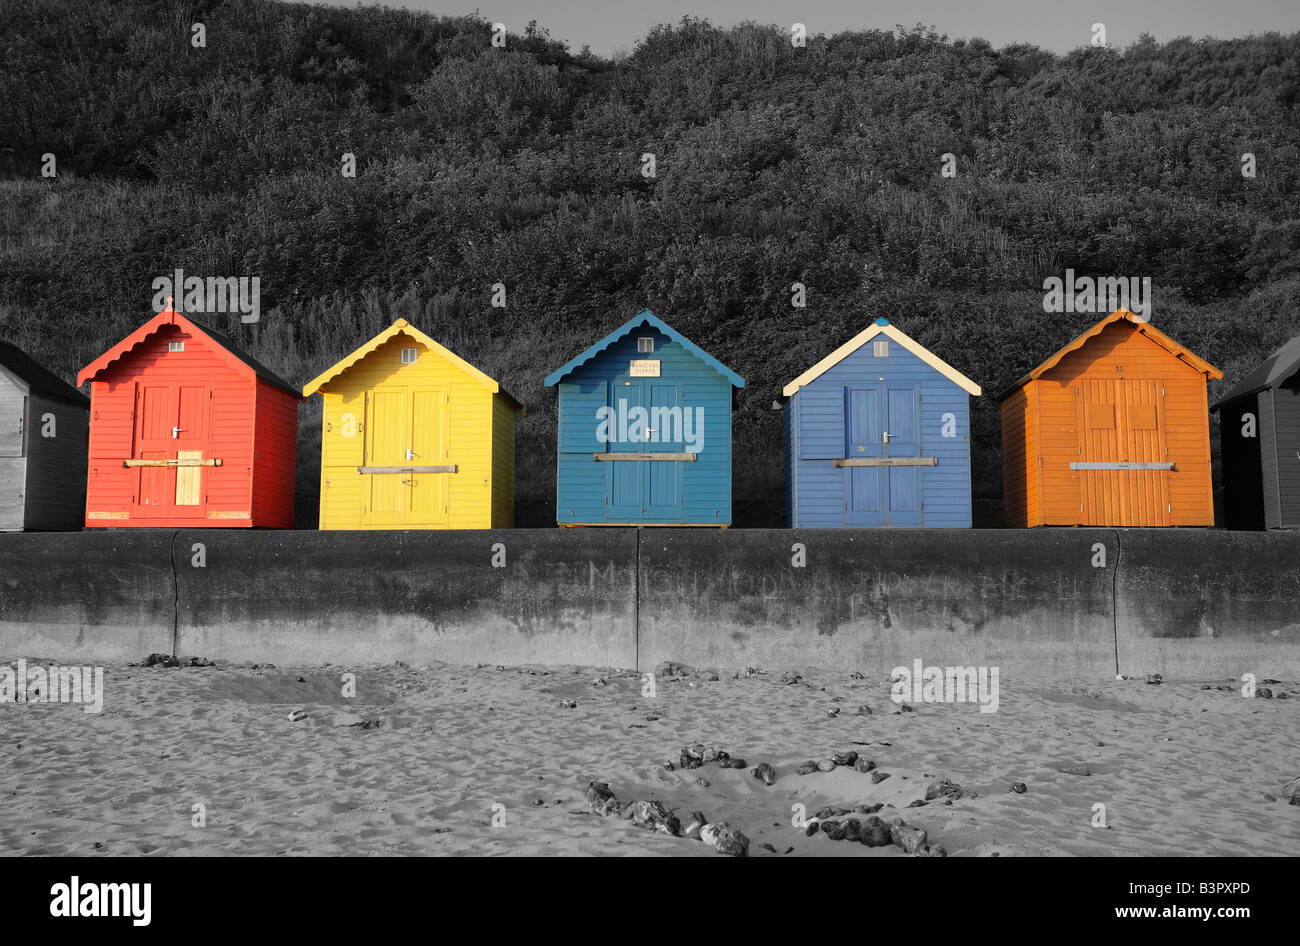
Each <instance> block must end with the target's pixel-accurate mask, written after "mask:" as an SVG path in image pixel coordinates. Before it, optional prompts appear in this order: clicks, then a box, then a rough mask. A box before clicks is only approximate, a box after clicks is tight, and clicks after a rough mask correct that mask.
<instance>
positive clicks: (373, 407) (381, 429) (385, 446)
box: [361, 390, 411, 526]
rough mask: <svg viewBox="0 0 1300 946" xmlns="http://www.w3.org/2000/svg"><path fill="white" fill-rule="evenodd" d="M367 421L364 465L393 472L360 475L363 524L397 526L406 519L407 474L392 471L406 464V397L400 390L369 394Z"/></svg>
mask: <svg viewBox="0 0 1300 946" xmlns="http://www.w3.org/2000/svg"><path fill="white" fill-rule="evenodd" d="M367 400H368V401H369V403H370V410H369V412H368V413H369V415H370V416H369V417H367V418H366V457H365V464H364V465H365V466H366V467H370V468H374V467H387V468H391V469H392V470H394V472H385V473H364V474H362V477H363V479H362V496H363V497H364V500H365V507H364V509H363V510H362V517H361V518H362V522H363V523H364V524H365V525H368V526H400V525H402V524H404V522H405V518H406V506H405V503H404V502H403V500H404V499H405V495H404V493H405V490H406V487H405V485H404V484H403V483H402V480H404V479H406V474H404V473H400V472H395V471H396V470H397V469H399V468H400V467H403V466H406V465H408V461H407V459H406V448H407V446H409V440H410V436H411V418H410V415H409V414H408V412H407V394H406V392H405V391H401V390H380V391H372V392H371V393H370V395H369V397H368V398H367Z"/></svg>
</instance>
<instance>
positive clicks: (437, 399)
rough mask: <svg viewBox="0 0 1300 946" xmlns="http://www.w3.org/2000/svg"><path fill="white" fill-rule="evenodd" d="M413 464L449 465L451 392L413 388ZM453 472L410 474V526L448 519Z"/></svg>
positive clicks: (438, 523)
mask: <svg viewBox="0 0 1300 946" xmlns="http://www.w3.org/2000/svg"><path fill="white" fill-rule="evenodd" d="M409 465H410V466H413V467H416V468H417V470H418V468H419V467H429V466H446V465H447V393H446V391H444V390H442V389H433V390H418V391H412V392H411V460H410V462H409ZM450 475H451V474H450V473H430V472H427V471H421V472H413V473H411V474H410V475H409V477H408V479H409V481H410V486H409V490H410V492H409V496H410V505H409V507H408V512H407V516H406V524H407V525H408V526H431V525H442V524H445V523H446V521H447V485H448V484H447V480H448V477H449V476H450Z"/></svg>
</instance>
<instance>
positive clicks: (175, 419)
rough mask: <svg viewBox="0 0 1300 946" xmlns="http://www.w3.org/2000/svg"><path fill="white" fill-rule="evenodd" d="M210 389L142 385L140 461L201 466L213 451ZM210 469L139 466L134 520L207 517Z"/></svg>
mask: <svg viewBox="0 0 1300 946" xmlns="http://www.w3.org/2000/svg"><path fill="white" fill-rule="evenodd" d="M209 398H210V389H209V388H208V387H207V386H206V385H199V384H177V383H174V382H173V383H167V382H159V383H148V382H145V383H141V384H139V385H137V388H136V405H135V416H136V430H135V450H134V452H133V457H134V458H135V459H136V460H153V461H177V460H181V461H191V462H193V461H197V460H204V459H211V454H210V453H209V451H208V402H209ZM210 469H211V468H210V467H206V466H179V465H176V464H167V465H161V464H160V465H148V466H140V467H137V472H138V475H139V481H138V483H137V486H136V494H135V508H134V510H133V516H134V517H135V518H139V519H201V518H203V517H204V516H206V514H207V476H208V473H209V470H210Z"/></svg>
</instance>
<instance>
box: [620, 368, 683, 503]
mask: <svg viewBox="0 0 1300 946" xmlns="http://www.w3.org/2000/svg"><path fill="white" fill-rule="evenodd" d="M609 394H610V403H609V406H610V407H611V408H612V409H613V410H614V416H615V418H616V420H615V422H614V423H612V424H611V425H610V426H611V430H610V437H611V439H610V441H609V443H608V445H607V448H606V449H607V452H609V453H634V454H635V453H681V452H683V450H684V447H683V445H682V442H681V441H682V436H683V435H682V427H681V420H682V417H681V411H680V410H679V408H680V406H681V404H680V402H681V398H680V390H679V387H678V385H677V384H675V383H671V382H662V381H650V380H640V379H637V380H632V381H614V382H613V383H612V384H611V385H610V392H609ZM620 402H621V403H620ZM638 407H640V408H645V409H646V411H647V412H646V417H645V422H644V423H643V424H640V425H638V424H636V423H633V420H632V418H631V417H630V415H631V412H632V410H633V408H638ZM605 466H606V467H607V471H606V474H605V488H606V493H605V520H606V521H607V522H677V521H680V519H681V515H682V494H681V478H682V467H681V462H680V461H676V460H611V461H607V462H606V463H605Z"/></svg>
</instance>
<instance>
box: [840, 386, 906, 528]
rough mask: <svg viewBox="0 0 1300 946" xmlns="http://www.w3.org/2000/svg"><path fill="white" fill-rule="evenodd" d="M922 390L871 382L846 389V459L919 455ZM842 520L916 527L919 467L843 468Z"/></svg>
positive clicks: (877, 524)
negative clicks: (843, 495)
mask: <svg viewBox="0 0 1300 946" xmlns="http://www.w3.org/2000/svg"><path fill="white" fill-rule="evenodd" d="M920 406H921V403H920V389H919V387H918V386H916V385H891V384H870V385H860V386H858V385H855V386H853V387H849V388H846V389H845V412H846V417H845V425H844V430H845V445H844V456H845V458H846V459H876V460H883V459H888V458H891V457H919V456H920V455H921V432H920V426H921V425H920ZM844 472H845V483H844V493H845V497H844V521H845V524H846V525H850V526H858V527H864V528H871V527H873V526H919V525H920V524H921V467H919V466H849V467H845V470H844Z"/></svg>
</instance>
